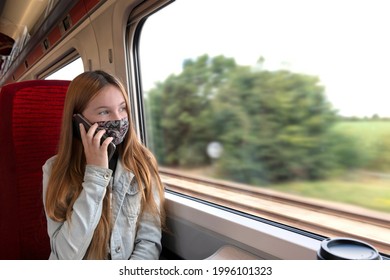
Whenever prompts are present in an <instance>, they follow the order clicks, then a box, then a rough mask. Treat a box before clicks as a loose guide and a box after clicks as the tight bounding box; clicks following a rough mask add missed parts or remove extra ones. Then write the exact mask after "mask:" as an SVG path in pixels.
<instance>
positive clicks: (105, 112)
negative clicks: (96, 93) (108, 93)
mask: <svg viewBox="0 0 390 280" xmlns="http://www.w3.org/2000/svg"><path fill="white" fill-rule="evenodd" d="M107 114H108V111H101V112H99V115H107Z"/></svg>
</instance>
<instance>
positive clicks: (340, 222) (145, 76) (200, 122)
mask: <svg viewBox="0 0 390 280" xmlns="http://www.w3.org/2000/svg"><path fill="white" fill-rule="evenodd" d="M373 3H375V4H373ZM385 4H386V2H385V1H374V2H372V1H358V2H356V1H342V2H340V1H338V2H332V1H331V2H329V1H315V2H313V1H303V0H302V1H290V0H278V1H250V0H246V1H240V2H239V4H238V2H237V1H207V2H206V1H205V0H204V1H199V0H192V1H191V0H186V1H183V0H177V1H175V2H173V3H172V4H170V5H168V6H167V7H165V8H163V9H161V10H159V11H158V12H156V13H154V14H152V15H150V16H149V17H148V18H147V20H146V21H145V23H144V25H143V27H142V33H141V35H140V45H139V56H140V66H141V71H142V81H141V82H142V87H143V96H144V114H145V124H146V128H145V129H146V134H147V145H148V146H149V147H150V148H151V149H152V150H153V152H154V154H155V155H156V156H157V158H158V161H159V163H160V165H161V171H162V174H163V178H164V180H165V182H167V184H168V185H169V188H170V189H172V190H174V191H178V192H182V193H186V194H188V195H191V196H195V197H198V198H200V199H204V200H208V201H210V202H213V203H216V204H219V205H223V206H225V207H227V208H233V209H236V210H239V211H242V212H245V213H248V214H251V215H255V216H258V217H261V218H264V219H267V220H272V221H276V222H278V223H280V224H283V225H289V226H291V227H293V228H298V229H301V230H305V231H308V232H313V233H316V234H319V235H321V236H340V235H343V236H351V237H354V238H359V239H363V240H365V241H367V242H369V243H371V244H374V245H376V246H377V247H378V248H379V250H380V251H382V252H383V253H390V227H389V224H390V110H389V108H388V104H389V103H390V97H389V96H390V95H389V94H388V92H389V91H390V85H389V83H388V82H387V79H386V75H387V72H388V71H387V69H388V65H389V64H390V53H389V51H388V50H389V49H390V41H389V40H387V39H386V36H384V35H383V34H386V33H387V28H388V26H390V18H389V17H388V16H387V14H386V11H387V9H386V8H385V6H383V5H385ZM381 5H382V6H381ZM362 19H365V20H362Z"/></svg>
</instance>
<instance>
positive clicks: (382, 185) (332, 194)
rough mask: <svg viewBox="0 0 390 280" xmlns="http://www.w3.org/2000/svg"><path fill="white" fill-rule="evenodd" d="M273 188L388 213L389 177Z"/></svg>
mask: <svg viewBox="0 0 390 280" xmlns="http://www.w3.org/2000/svg"><path fill="white" fill-rule="evenodd" d="M271 188H272V189H273V190H278V191H282V192H286V193H291V194H297V195H300V196H304V197H311V198H318V199H322V200H329V201H334V202H340V203H347V204H350V205H355V206H360V207H364V208H367V209H371V210H377V211H382V212H387V213H390V179H373V178H371V179H369V178H366V176H359V175H356V176H355V178H354V179H353V180H347V179H345V180H343V179H332V180H326V181H318V182H291V183H286V184H278V185H272V186H271Z"/></svg>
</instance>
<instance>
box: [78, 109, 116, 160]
mask: <svg viewBox="0 0 390 280" xmlns="http://www.w3.org/2000/svg"><path fill="white" fill-rule="evenodd" d="M80 123H82V124H83V125H84V127H85V131H88V130H89V128H90V127H91V126H92V124H91V123H90V122H89V121H87V119H86V118H84V117H83V116H82V115H81V114H74V115H73V133H74V135H76V137H77V138H79V139H80V140H81V134H80V125H79V124H80ZM107 137H108V136H107V134H103V136H102V138H101V139H100V145H101V144H102V143H103V141H104V140H106V139H107ZM115 150H116V146H115V144H114V143H112V142H111V143H110V144H108V147H107V154H108V161H110V160H111V158H112V156H113V155H114V152H115Z"/></svg>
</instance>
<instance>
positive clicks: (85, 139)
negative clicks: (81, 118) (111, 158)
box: [80, 123, 113, 167]
mask: <svg viewBox="0 0 390 280" xmlns="http://www.w3.org/2000/svg"><path fill="white" fill-rule="evenodd" d="M97 128H98V125H97V124H96V123H95V124H93V125H92V126H91V127H90V128H89V129H88V131H86V129H85V127H84V125H82V124H80V135H81V140H82V143H83V146H84V152H85V156H86V159H87V164H93V165H98V166H103V167H107V166H108V154H107V147H108V145H109V144H110V143H111V141H112V140H113V138H112V137H107V138H106V139H104V138H105V137H103V135H104V133H105V132H106V131H105V130H98V131H97V132H96V130H97ZM102 139H104V141H103V142H102V143H101V144H100V142H101V141H102Z"/></svg>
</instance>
